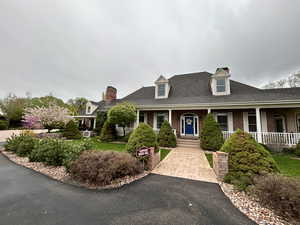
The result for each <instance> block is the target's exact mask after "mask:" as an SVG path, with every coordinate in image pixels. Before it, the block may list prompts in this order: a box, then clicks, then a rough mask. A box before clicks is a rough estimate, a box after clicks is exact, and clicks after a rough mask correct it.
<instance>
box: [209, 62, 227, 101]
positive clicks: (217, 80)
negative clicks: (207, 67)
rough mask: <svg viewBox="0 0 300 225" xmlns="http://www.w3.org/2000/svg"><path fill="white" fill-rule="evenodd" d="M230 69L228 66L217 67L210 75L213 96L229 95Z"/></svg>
mask: <svg viewBox="0 0 300 225" xmlns="http://www.w3.org/2000/svg"><path fill="white" fill-rule="evenodd" d="M229 78H230V71H229V68H228V67H223V68H218V69H217V70H216V72H215V74H214V75H212V76H211V81H210V86H211V92H212V94H213V95H215V96H222V95H230V79H229Z"/></svg>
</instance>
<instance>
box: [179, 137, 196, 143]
mask: <svg viewBox="0 0 300 225" xmlns="http://www.w3.org/2000/svg"><path fill="white" fill-rule="evenodd" d="M177 143H192V144H199V143H200V140H190V139H180V138H179V139H177Z"/></svg>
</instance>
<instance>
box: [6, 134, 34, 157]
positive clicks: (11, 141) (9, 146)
mask: <svg viewBox="0 0 300 225" xmlns="http://www.w3.org/2000/svg"><path fill="white" fill-rule="evenodd" d="M28 137H31V136H29V135H27V134H25V133H21V134H20V135H15V134H13V135H12V136H11V137H9V138H7V139H6V144H5V145H4V148H5V150H6V151H10V152H14V153H16V152H17V151H18V148H19V145H20V143H21V142H22V141H23V140H24V139H26V140H27V139H28Z"/></svg>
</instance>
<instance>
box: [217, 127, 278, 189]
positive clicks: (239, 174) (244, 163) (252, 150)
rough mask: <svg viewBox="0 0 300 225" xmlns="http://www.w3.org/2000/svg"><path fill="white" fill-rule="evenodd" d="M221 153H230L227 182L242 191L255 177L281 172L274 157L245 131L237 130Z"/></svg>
mask: <svg viewBox="0 0 300 225" xmlns="http://www.w3.org/2000/svg"><path fill="white" fill-rule="evenodd" d="M221 151H223V152H227V153H229V158H228V166H229V173H228V174H227V175H226V177H225V182H228V183H232V184H234V185H236V186H237V187H239V188H240V189H244V188H246V187H247V186H248V185H250V184H251V183H252V182H253V181H252V178H253V176H254V175H260V174H262V173H272V172H278V171H279V169H278V167H277V165H276V163H275V161H274V159H273V158H272V155H271V154H270V153H269V152H268V151H267V150H266V149H264V147H263V146H262V145H260V144H259V143H257V142H256V141H255V139H254V138H253V137H252V136H251V135H250V134H249V133H246V132H244V131H241V130H237V131H236V132H235V133H234V134H233V135H231V137H230V138H229V139H228V140H227V141H226V142H225V143H224V145H223V146H222V148H221Z"/></svg>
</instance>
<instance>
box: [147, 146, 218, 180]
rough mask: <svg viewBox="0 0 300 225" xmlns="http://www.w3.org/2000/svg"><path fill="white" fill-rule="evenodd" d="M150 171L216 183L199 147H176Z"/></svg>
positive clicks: (213, 174)
mask: <svg viewBox="0 0 300 225" xmlns="http://www.w3.org/2000/svg"><path fill="white" fill-rule="evenodd" d="M152 173H155V174H160V175H166V176H172V177H181V178H187V179H192V180H199V181H207V182H213V183H217V179H216V175H215V173H214V171H213V169H212V168H211V167H210V165H209V163H208V161H207V159H206V156H205V154H204V152H203V150H202V149H200V148H184V147H177V148H175V149H173V150H171V152H170V153H169V154H168V155H167V156H166V158H165V159H164V160H163V161H161V162H160V163H159V164H158V165H157V167H156V168H155V169H154V170H153V171H152Z"/></svg>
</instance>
